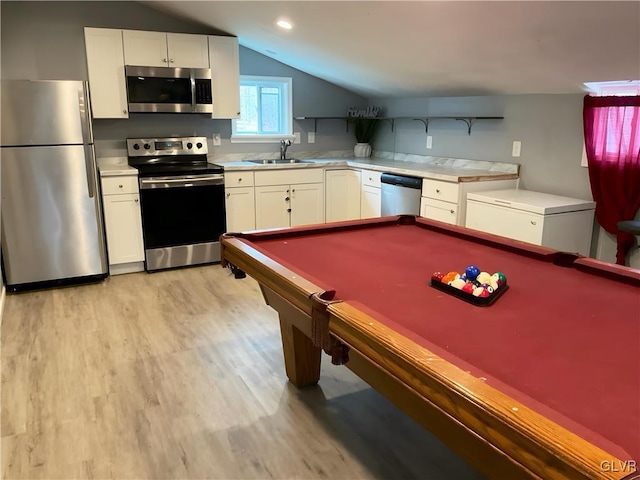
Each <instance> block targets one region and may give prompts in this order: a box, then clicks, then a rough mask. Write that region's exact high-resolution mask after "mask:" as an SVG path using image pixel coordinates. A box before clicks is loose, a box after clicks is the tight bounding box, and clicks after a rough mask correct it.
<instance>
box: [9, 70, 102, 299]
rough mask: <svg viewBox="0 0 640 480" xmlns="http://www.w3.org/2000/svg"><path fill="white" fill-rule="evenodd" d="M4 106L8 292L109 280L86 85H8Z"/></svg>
mask: <svg viewBox="0 0 640 480" xmlns="http://www.w3.org/2000/svg"><path fill="white" fill-rule="evenodd" d="M0 102H1V103H0V108H1V112H2V115H1V121H2V123H1V124H0V132H1V133H0V139H1V146H2V148H1V149H0V154H1V157H0V169H1V170H0V175H1V177H2V185H1V192H2V262H3V268H4V273H5V282H6V283H7V289H8V290H9V291H19V290H26V289H32V288H43V287H47V286H53V285H60V284H67V283H79V282H84V281H95V280H99V279H102V278H104V277H106V276H107V272H108V265H107V255H106V249H105V240H104V231H103V222H102V206H101V202H100V195H99V190H98V179H97V171H96V161H95V151H94V146H93V132H92V129H91V114H90V108H89V96H88V89H87V85H86V83H85V82H81V81H29V80H3V81H2V84H1V99H0Z"/></svg>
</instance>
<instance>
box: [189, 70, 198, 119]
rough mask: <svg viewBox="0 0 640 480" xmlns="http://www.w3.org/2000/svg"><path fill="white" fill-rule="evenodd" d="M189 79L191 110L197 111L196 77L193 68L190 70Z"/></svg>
mask: <svg viewBox="0 0 640 480" xmlns="http://www.w3.org/2000/svg"><path fill="white" fill-rule="evenodd" d="M189 80H191V111H192V112H195V111H196V79H195V73H194V71H193V68H192V69H191V70H189Z"/></svg>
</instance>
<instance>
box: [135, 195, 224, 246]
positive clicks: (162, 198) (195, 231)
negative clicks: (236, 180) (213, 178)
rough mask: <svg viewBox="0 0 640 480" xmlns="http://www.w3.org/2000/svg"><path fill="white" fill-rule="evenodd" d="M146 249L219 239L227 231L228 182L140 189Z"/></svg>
mask: <svg viewBox="0 0 640 480" xmlns="http://www.w3.org/2000/svg"><path fill="white" fill-rule="evenodd" d="M140 196H141V207H142V225H143V230H144V246H145V248H146V249H147V250H148V249H152V248H162V247H172V246H178V245H191V244H194V243H203V242H217V241H218V240H219V238H220V235H221V234H223V233H224V232H225V227H226V225H225V208H224V185H207V186H190V187H176V188H154V189H149V190H140Z"/></svg>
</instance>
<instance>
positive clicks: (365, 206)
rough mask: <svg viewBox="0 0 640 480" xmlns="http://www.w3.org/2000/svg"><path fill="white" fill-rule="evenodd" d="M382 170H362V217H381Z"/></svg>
mask: <svg viewBox="0 0 640 480" xmlns="http://www.w3.org/2000/svg"><path fill="white" fill-rule="evenodd" d="M381 175H382V174H381V173H380V172H376V171H373V170H362V193H361V195H360V218H374V217H379V216H380V215H381V211H382V193H381V186H382V184H381V183H380V176H381Z"/></svg>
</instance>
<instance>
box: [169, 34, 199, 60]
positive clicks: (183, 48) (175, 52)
mask: <svg viewBox="0 0 640 480" xmlns="http://www.w3.org/2000/svg"><path fill="white" fill-rule="evenodd" d="M167 51H168V53H169V66H170V67H178V68H183V67H191V68H209V43H208V42H207V37H206V35H189V34H186V33H167Z"/></svg>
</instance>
